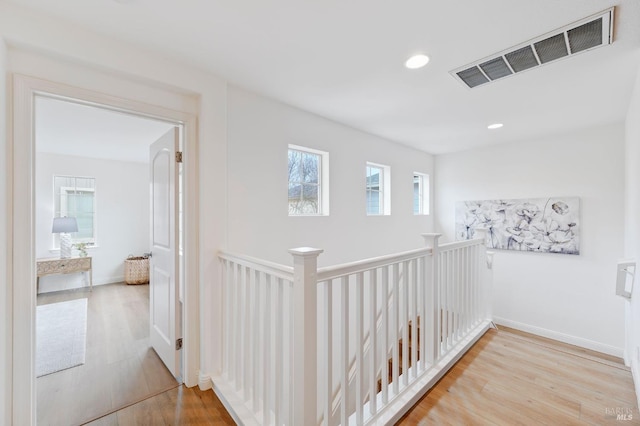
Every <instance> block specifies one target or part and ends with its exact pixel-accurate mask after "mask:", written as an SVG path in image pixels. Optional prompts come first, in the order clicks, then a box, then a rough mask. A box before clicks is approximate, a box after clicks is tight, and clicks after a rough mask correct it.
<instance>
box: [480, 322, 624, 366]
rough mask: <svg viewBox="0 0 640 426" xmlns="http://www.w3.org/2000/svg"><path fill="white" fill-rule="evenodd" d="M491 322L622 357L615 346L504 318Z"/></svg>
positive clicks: (620, 350)
mask: <svg viewBox="0 0 640 426" xmlns="http://www.w3.org/2000/svg"><path fill="white" fill-rule="evenodd" d="M493 322H495V323H496V324H497V325H503V326H505V327H510V328H515V329H516V330H520V331H525V332H527V333H531V334H535V335H538V336H542V337H546V338H549V339H553V340H557V341H559V342H563V343H568V344H570V345H575V346H580V347H581V348H585V349H590V350H592V351H596V352H601V353H603V354H607V355H613V356H617V357H620V358H623V355H624V353H623V352H624V349H623V348H617V347H615V346H611V345H606V344H604V343H600V342H594V341H593V340H589V339H583V338H582V337H576V336H571V335H569V334H564V333H560V332H558V331H553V330H548V329H546V328H542V327H536V326H534V325H528V324H523V323H521V322H517V321H511V320H509V319H506V318H500V317H494V318H493Z"/></svg>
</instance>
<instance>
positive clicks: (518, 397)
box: [398, 330, 640, 425]
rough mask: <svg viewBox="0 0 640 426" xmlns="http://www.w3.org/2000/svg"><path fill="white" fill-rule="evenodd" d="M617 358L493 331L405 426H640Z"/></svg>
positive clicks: (405, 420)
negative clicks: (455, 424) (420, 425)
mask: <svg viewBox="0 0 640 426" xmlns="http://www.w3.org/2000/svg"><path fill="white" fill-rule="evenodd" d="M616 360H617V358H615V357H609V356H603V357H602V358H599V357H598V354H597V353H595V352H593V351H586V350H585V351H582V350H580V349H579V348H578V349H577V348H575V347H573V346H571V345H566V344H558V345H557V346H554V342H553V341H552V340H550V339H542V340H539V339H537V338H536V337H535V336H529V335H527V334H526V333H518V334H515V333H509V332H508V331H507V332H499V331H496V330H490V331H489V332H487V334H485V335H484V336H483V337H482V338H481V339H480V340H479V341H478V342H477V343H476V345H474V346H473V347H472V348H471V349H470V350H469V352H467V354H465V355H464V356H463V357H462V359H461V360H460V361H459V362H458V363H457V364H456V365H454V367H453V368H452V369H451V370H450V371H449V372H448V373H447V374H446V375H445V376H444V377H443V378H442V379H441V380H440V381H439V382H438V383H437V384H436V385H435V386H434V387H433V388H432V389H431V390H430V391H429V392H428V393H427V394H426V395H425V396H424V397H423V398H422V399H421V400H420V401H419V402H418V403H417V404H416V405H415V406H414V407H413V408H412V409H411V410H409V412H407V414H406V415H405V416H404V417H403V418H402V419H401V420H400V421H399V422H398V424H400V425H415V424H438V425H439V424H449V423H452V422H454V423H455V420H457V421H458V423H457V424H465V425H466V424H472V425H475V424H477V425H484V424H497V425H503V424H508V425H513V424H525V425H533V424H548V425H606V424H618V425H619V424H629V425H640V413H639V412H638V407H637V402H636V397H635V392H634V387H633V381H632V379H631V373H630V372H629V370H628V369H627V368H626V367H625V366H624V365H621V364H619V363H618V362H616ZM462 412H464V414H461V413H462ZM616 413H623V414H627V417H626V418H625V420H624V421H622V422H621V421H620V420H616V419H617V414H616ZM452 419H453V420H452Z"/></svg>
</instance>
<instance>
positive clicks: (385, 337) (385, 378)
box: [380, 266, 389, 405]
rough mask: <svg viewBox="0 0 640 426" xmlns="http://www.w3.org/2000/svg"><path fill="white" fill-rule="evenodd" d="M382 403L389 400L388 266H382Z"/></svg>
mask: <svg viewBox="0 0 640 426" xmlns="http://www.w3.org/2000/svg"><path fill="white" fill-rule="evenodd" d="M382 295H383V297H382V303H381V305H382V345H381V346H382V357H381V358H380V360H381V362H382V404H384V405H386V404H387V402H389V267H388V266H384V267H383V268H382Z"/></svg>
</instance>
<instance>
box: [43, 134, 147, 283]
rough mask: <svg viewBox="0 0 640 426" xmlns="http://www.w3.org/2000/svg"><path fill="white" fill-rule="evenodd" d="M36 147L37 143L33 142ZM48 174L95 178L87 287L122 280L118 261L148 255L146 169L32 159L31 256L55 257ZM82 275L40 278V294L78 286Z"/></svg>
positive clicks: (67, 158)
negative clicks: (33, 249) (93, 234)
mask: <svg viewBox="0 0 640 426" xmlns="http://www.w3.org/2000/svg"><path fill="white" fill-rule="evenodd" d="M36 143H37V141H36ZM53 176H82V177H93V178H95V179H96V218H97V229H96V230H97V247H95V248H89V250H88V251H89V256H91V257H92V260H91V261H92V266H93V284H94V285H100V284H107V283H115V282H121V281H123V280H124V259H126V258H127V256H128V255H130V254H133V255H137V256H139V255H141V254H142V253H145V252H148V251H149V167H148V165H147V164H142V163H131V162H124V161H112V160H100V159H95V158H82V157H72V156H65V155H57V154H50V153H38V154H37V155H36V218H35V220H36V257H37V258H47V257H58V256H59V255H60V252H59V251H57V250H56V251H52V248H53V238H52V234H51V222H52V219H53V217H54V196H53ZM82 275H83V274H70V275H51V276H46V277H42V278H40V292H41V293H46V292H51V291H58V290H66V289H70V288H79V287H82V286H84V285H86V284H85V280H84V277H83V276H82Z"/></svg>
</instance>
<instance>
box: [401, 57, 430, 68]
mask: <svg viewBox="0 0 640 426" xmlns="http://www.w3.org/2000/svg"><path fill="white" fill-rule="evenodd" d="M428 63H429V57H428V56H427V55H422V54H420V55H413V56H412V57H410V58H409V59H407V62H405V63H404V66H405V67H407V68H409V69H410V70H415V69H417V68H422V67H424V66H425V65H427V64H428Z"/></svg>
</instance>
